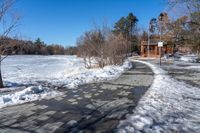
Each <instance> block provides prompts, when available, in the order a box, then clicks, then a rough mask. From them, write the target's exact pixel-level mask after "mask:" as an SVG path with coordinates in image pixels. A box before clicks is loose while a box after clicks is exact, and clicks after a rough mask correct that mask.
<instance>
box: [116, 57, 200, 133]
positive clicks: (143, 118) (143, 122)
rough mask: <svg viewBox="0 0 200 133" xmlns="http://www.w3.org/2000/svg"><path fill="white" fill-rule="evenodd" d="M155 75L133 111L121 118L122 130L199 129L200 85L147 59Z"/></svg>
mask: <svg viewBox="0 0 200 133" xmlns="http://www.w3.org/2000/svg"><path fill="white" fill-rule="evenodd" d="M138 62H141V63H144V64H146V65H148V66H150V67H151V68H152V70H153V71H154V73H155V79H154V82H153V84H152V86H151V87H150V88H149V90H148V91H147V92H146V94H145V95H144V96H143V97H142V99H141V100H140V102H139V103H138V106H137V107H136V109H135V110H134V114H133V115H128V116H127V119H126V120H124V121H121V122H120V124H119V126H118V132H119V133H134V132H145V133H157V132H164V133H170V132H171V133H173V132H193V133H199V132H200V88H196V87H193V86H190V85H188V84H185V83H183V82H179V81H177V80H175V79H173V78H171V77H170V76H169V75H167V72H166V71H164V70H162V69H161V68H160V67H158V66H156V65H153V64H151V63H148V62H144V61H138Z"/></svg>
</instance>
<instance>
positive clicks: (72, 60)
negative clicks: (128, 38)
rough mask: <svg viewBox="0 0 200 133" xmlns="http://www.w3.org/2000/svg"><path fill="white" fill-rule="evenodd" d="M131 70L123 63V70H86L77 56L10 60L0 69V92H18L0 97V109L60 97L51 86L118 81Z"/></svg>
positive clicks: (27, 57) (107, 67)
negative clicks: (0, 86)
mask: <svg viewBox="0 0 200 133" xmlns="http://www.w3.org/2000/svg"><path fill="white" fill-rule="evenodd" d="M131 67H132V66H131V63H130V62H129V61H126V62H125V63H124V65H122V66H106V67H104V68H103V69H100V68H95V69H86V68H85V67H84V62H83V59H81V58H77V57H76V56H10V57H8V58H7V59H6V60H5V62H3V65H2V72H3V79H4V82H5V85H6V86H7V88H4V89H2V90H4V91H10V90H14V89H19V90H20V91H17V92H14V93H13V92H11V93H9V94H6V95H1V94H0V108H1V107H5V106H8V105H16V104H21V103H25V102H29V101H35V100H40V99H43V98H48V97H55V96H58V95H61V93H60V92H58V91H56V90H55V89H51V88H52V86H53V87H67V88H76V87H77V86H79V85H81V84H86V83H91V82H99V81H103V80H110V79H113V78H117V77H118V76H120V75H121V74H122V73H123V72H124V71H125V70H127V69H129V68H131ZM49 85H50V86H51V87H50V88H49ZM27 87H28V88H27ZM22 88H23V89H22Z"/></svg>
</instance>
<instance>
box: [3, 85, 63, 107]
mask: <svg viewBox="0 0 200 133" xmlns="http://www.w3.org/2000/svg"><path fill="white" fill-rule="evenodd" d="M59 95H61V93H59V92H56V91H50V90H49V88H47V87H42V86H31V87H28V88H26V89H24V90H22V91H18V92H15V93H11V94H6V95H0V108H2V107H6V106H10V105H16V104H22V103H26V102H31V101H36V100H41V99H44V98H47V97H48V98H49V97H55V96H59Z"/></svg>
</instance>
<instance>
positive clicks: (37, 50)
mask: <svg viewBox="0 0 200 133" xmlns="http://www.w3.org/2000/svg"><path fill="white" fill-rule="evenodd" d="M0 52H1V53H2V54H3V55H24V54H27V55H75V54H76V53H77V48H76V47H63V46H61V45H57V44H52V45H47V44H45V43H44V42H43V41H41V40H40V38H38V39H37V40H35V41H25V40H19V39H12V38H7V37H6V38H1V39H0Z"/></svg>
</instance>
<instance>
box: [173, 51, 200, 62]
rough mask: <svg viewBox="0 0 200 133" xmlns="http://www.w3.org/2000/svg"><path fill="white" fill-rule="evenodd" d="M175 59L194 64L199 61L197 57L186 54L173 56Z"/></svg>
mask: <svg viewBox="0 0 200 133" xmlns="http://www.w3.org/2000/svg"><path fill="white" fill-rule="evenodd" d="M175 58H178V60H180V61H183V62H191V63H196V62H198V61H199V57H198V55H196V54H187V55H183V54H179V53H177V54H176V55H175Z"/></svg>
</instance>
